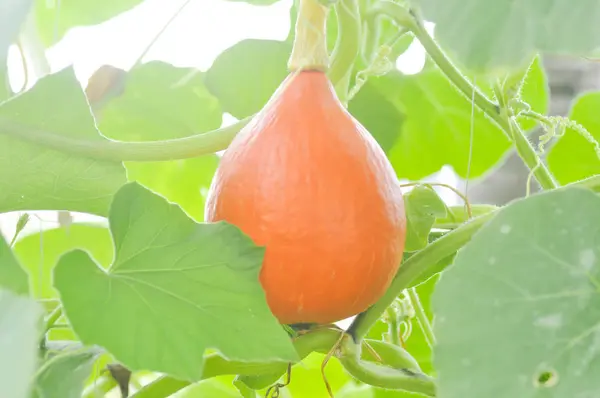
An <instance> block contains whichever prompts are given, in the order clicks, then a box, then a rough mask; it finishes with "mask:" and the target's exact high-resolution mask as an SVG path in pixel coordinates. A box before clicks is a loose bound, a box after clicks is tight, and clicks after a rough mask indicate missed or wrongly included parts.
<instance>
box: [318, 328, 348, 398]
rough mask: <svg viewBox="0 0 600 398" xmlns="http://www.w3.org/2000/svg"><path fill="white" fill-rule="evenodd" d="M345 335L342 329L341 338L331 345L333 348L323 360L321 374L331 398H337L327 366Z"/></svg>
mask: <svg viewBox="0 0 600 398" xmlns="http://www.w3.org/2000/svg"><path fill="white" fill-rule="evenodd" d="M345 335H346V332H345V331H342V333H340V338H339V339H338V340H337V342H336V343H335V344H334V345H333V347H331V350H329V352H328V353H327V355H325V358H324V359H323V362H321V376H322V377H323V382H325V388H327V392H328V393H329V397H330V398H335V397H334V396H333V391H332V390H331V385H330V384H329V382H328V381H327V376H326V375H325V367H326V366H327V363H328V362H329V359H331V357H332V356H333V353H334V352H335V351H336V350H337V349H338V348H339V346H340V344H341V343H342V340H343V338H344V336H345Z"/></svg>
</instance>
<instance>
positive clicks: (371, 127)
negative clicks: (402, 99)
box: [348, 81, 404, 153]
mask: <svg viewBox="0 0 600 398" xmlns="http://www.w3.org/2000/svg"><path fill="white" fill-rule="evenodd" d="M348 111H349V112H350V113H351V114H352V116H354V117H355V118H356V119H357V120H358V121H359V122H360V123H361V124H362V125H363V126H364V127H365V128H366V129H367V130H368V131H369V133H371V135H372V136H373V137H374V138H375V139H376V140H377V142H378V143H379V145H380V146H381V148H382V149H383V150H384V151H385V152H386V153H387V151H389V150H390V149H391V148H393V147H394V145H395V144H396V142H397V140H398V137H399V136H400V131H401V130H402V124H403V123H404V115H403V114H402V112H401V111H400V109H399V108H398V107H397V106H396V105H395V104H394V103H392V101H390V98H389V97H388V96H386V94H385V93H384V92H382V91H380V90H379V86H378V85H376V84H373V82H372V81H367V82H366V83H365V85H364V86H362V87H361V89H360V91H359V92H358V93H357V94H356V95H355V96H354V97H353V98H352V100H351V101H350V102H349V103H348Z"/></svg>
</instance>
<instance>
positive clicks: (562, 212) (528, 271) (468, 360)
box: [433, 188, 600, 398]
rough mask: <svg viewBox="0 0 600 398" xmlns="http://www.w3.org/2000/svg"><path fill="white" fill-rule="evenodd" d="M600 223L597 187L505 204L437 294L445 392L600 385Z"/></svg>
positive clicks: (559, 392) (438, 357)
mask: <svg viewBox="0 0 600 398" xmlns="http://www.w3.org/2000/svg"><path fill="white" fill-rule="evenodd" d="M598 219H600V198H599V197H598V196H597V195H595V194H594V193H593V192H591V191H588V190H586V189H582V188H568V189H563V190H559V191H553V192H546V193H542V194H538V195H534V196H531V197H529V198H527V199H522V200H518V201H515V202H513V203H512V204H510V205H509V206H507V207H506V208H504V209H502V210H500V212H499V213H498V214H497V215H496V216H495V217H494V218H493V219H492V220H491V221H489V222H488V224H486V225H485V226H484V227H483V228H482V229H481V230H480V231H479V232H478V233H477V234H476V235H475V236H474V237H473V238H472V240H471V242H470V243H469V244H467V245H466V246H465V247H464V248H463V249H462V250H460V251H459V252H458V254H457V256H456V260H455V262H454V265H453V266H452V267H451V268H448V269H447V270H446V271H445V272H444V274H443V277H442V278H440V281H439V283H438V285H437V288H436V291H435V293H434V295H433V308H434V312H435V314H436V321H435V324H434V326H435V333H436V336H437V339H438V342H437V345H436V347H435V356H434V358H435V366H436V369H437V370H438V372H439V382H438V383H439V384H438V392H439V396H440V397H450V396H452V397H491V396H493V397H495V398H503V397H507V398H508V397H510V398H513V397H522V398H528V397H542V396H548V397H549V396H552V397H569V398H570V397H576V396H582V397H583V396H592V395H594V393H591V394H592V395H590V392H591V391H598V390H599V389H600V379H598V377H597V374H598V372H599V371H600V368H599V364H600V354H599V345H598V341H599V339H598V337H599V328H598V326H599V323H598V320H599V319H600V318H599V316H600V299H599V297H600V296H598V289H599V284H598V276H599V274H600V267H599V263H598V261H599V259H600V245H599V243H600V230H599V229H598V222H597V220H598ZM544 372H552V373H553V375H552V376H551V377H550V380H549V381H547V382H544V381H543V380H541V379H543V377H541V376H543V375H544ZM475 380H486V381H487V382H485V383H483V382H474V381H475Z"/></svg>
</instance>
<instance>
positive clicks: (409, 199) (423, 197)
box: [404, 185, 446, 252]
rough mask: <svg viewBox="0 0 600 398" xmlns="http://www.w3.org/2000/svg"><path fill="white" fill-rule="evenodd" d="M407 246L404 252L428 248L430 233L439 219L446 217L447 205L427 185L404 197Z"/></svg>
mask: <svg viewBox="0 0 600 398" xmlns="http://www.w3.org/2000/svg"><path fill="white" fill-rule="evenodd" d="M404 207H405V209H406V244H405V246H404V250H405V251H408V252H412V251H416V250H419V249H422V248H424V247H425V246H427V243H428V239H427V238H428V237H429V232H430V231H431V227H433V224H434V222H435V219H436V218H437V217H445V216H446V204H445V203H444V201H443V200H442V199H441V198H440V197H439V195H438V194H437V193H436V192H435V191H434V190H433V189H432V188H431V187H428V186H425V185H417V186H416V187H414V188H413V189H412V190H411V191H410V192H408V193H407V194H405V195H404Z"/></svg>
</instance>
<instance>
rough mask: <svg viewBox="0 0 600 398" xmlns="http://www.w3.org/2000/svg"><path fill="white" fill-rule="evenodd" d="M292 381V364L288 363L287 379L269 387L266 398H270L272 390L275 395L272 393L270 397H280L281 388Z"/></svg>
mask: <svg viewBox="0 0 600 398" xmlns="http://www.w3.org/2000/svg"><path fill="white" fill-rule="evenodd" d="M291 381H292V364H291V363H288V366H287V372H286V377H285V381H284V382H283V383H275V384H273V385H272V386H271V387H269V388H268V389H267V392H266V393H265V398H269V394H270V393H271V391H273V395H271V396H270V398H279V393H280V389H281V388H283V387H286V386H288V385H289V384H290V383H291Z"/></svg>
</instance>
